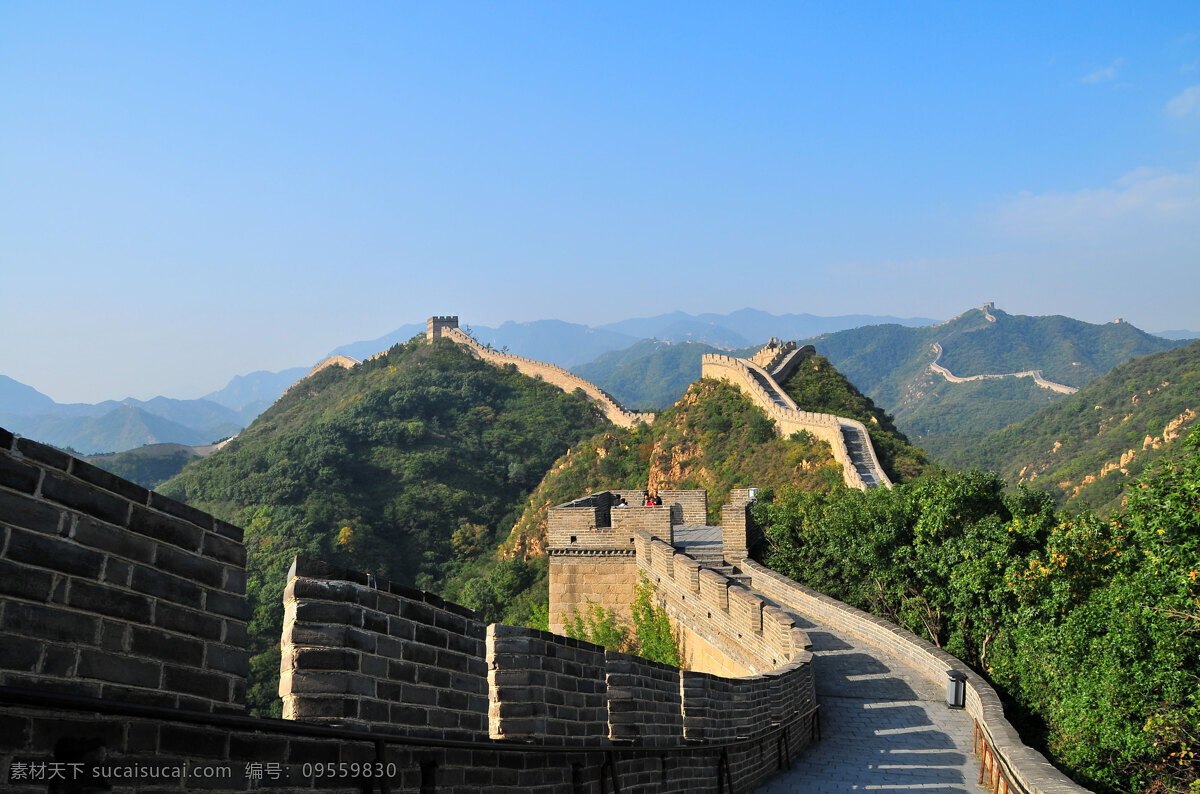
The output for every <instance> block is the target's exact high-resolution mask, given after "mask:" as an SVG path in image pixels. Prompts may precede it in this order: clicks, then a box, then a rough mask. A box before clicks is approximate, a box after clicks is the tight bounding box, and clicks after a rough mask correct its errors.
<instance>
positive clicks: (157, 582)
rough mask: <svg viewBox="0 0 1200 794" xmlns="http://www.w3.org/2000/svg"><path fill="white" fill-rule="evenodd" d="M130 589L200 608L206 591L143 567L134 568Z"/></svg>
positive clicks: (176, 577)
mask: <svg viewBox="0 0 1200 794" xmlns="http://www.w3.org/2000/svg"><path fill="white" fill-rule="evenodd" d="M130 587H132V588H133V589H134V590H137V591H138V592H139V593H145V594H146V595H150V596H154V597H155V598H163V599H166V600H167V601H171V602H172V603H175V604H182V605H184V606H189V607H196V608H199V607H200V606H201V605H202V603H203V598H204V590H203V589H202V588H201V587H200V586H199V585H197V584H196V583H194V582H192V581H190V580H187V579H181V578H180V577H178V576H171V575H170V574H168V573H163V572H161V571H156V570H154V569H153V568H146V567H143V566H141V565H137V566H134V569H133V577H132V578H131V579H130Z"/></svg>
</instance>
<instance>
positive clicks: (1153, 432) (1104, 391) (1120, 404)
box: [948, 342, 1200, 511]
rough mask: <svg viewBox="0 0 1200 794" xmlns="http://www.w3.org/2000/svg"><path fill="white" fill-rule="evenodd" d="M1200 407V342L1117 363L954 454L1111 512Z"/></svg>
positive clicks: (1063, 499)
mask: <svg viewBox="0 0 1200 794" xmlns="http://www.w3.org/2000/svg"><path fill="white" fill-rule="evenodd" d="M1198 411H1200V342H1193V343H1192V344H1190V345H1187V346H1186V347H1181V348H1176V349H1174V350H1168V351H1166V352H1164V353H1156V354H1154V355H1150V356H1142V357H1140V358H1135V359H1133V360H1131V361H1127V362H1125V363H1124V364H1121V365H1119V366H1117V367H1115V368H1114V369H1113V370H1112V371H1111V372H1109V373H1108V374H1106V375H1103V376H1101V377H1100V378H1097V379H1096V380H1095V381H1093V382H1092V383H1090V384H1089V385H1088V386H1086V387H1085V388H1083V389H1081V390H1080V391H1079V392H1078V393H1077V394H1074V395H1071V396H1070V397H1067V398H1065V399H1063V400H1061V401H1059V402H1057V403H1056V404H1054V405H1052V406H1048V407H1046V408H1043V409H1042V410H1040V411H1038V412H1037V413H1035V414H1034V415H1033V416H1030V417H1028V418H1027V419H1025V420H1024V421H1021V422H1019V423H1017V424H1015V425H1013V426H1011V427H1007V428H1005V429H1003V430H1000V431H999V432H996V433H993V434H991V435H989V436H987V437H986V438H984V439H982V440H981V441H978V442H977V443H975V444H973V445H972V446H971V447H969V448H965V449H963V450H961V451H959V452H957V453H955V454H953V455H951V456H949V458H948V461H949V462H950V463H952V464H953V465H955V466H958V467H960V468H968V467H972V466H974V467H978V468H981V469H992V470H995V471H998V472H999V473H1000V474H1001V475H1002V476H1003V477H1004V478H1005V479H1006V480H1008V481H1009V482H1010V483H1012V484H1016V483H1031V484H1033V485H1036V486H1037V487H1039V488H1042V489H1044V490H1046V491H1048V492H1049V493H1050V494H1052V495H1053V496H1054V497H1055V499H1056V500H1058V502H1059V503H1060V504H1065V505H1070V506H1082V505H1088V506H1091V507H1092V508H1094V509H1096V510H1097V511H1108V510H1110V509H1112V508H1115V507H1120V506H1121V505H1122V504H1123V501H1124V497H1125V495H1126V491H1125V486H1126V484H1127V483H1129V482H1131V481H1132V480H1133V479H1135V478H1137V477H1138V476H1140V475H1141V474H1142V473H1143V472H1145V471H1147V470H1149V469H1151V468H1152V467H1153V466H1154V464H1155V463H1157V462H1158V460H1159V459H1160V458H1162V457H1163V455H1164V454H1166V453H1167V452H1168V451H1169V450H1170V449H1171V448H1172V445H1173V444H1174V442H1175V441H1177V440H1178V439H1179V438H1182V437H1184V436H1186V435H1187V433H1188V430H1189V428H1191V427H1192V426H1193V425H1194V424H1195V422H1196V419H1197V412H1198Z"/></svg>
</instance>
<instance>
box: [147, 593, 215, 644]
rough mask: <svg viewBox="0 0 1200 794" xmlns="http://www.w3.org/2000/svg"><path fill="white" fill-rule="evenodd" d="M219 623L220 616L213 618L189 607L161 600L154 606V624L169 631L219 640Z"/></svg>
mask: <svg viewBox="0 0 1200 794" xmlns="http://www.w3.org/2000/svg"><path fill="white" fill-rule="evenodd" d="M221 624H222V621H221V619H220V618H214V617H212V616H211V615H205V614H204V613H202V612H196V611H193V610H191V609H183V608H181V607H177V606H174V605H172V604H167V603H164V602H162V601H160V602H158V604H156V605H155V607H154V625H156V626H158V627H159V628H162V629H168V630H169V631H177V632H179V633H180V634H185V635H187V636H189V637H200V638H203V639H206V640H219V639H221V633H222V625H221Z"/></svg>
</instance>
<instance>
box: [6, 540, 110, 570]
mask: <svg viewBox="0 0 1200 794" xmlns="http://www.w3.org/2000/svg"><path fill="white" fill-rule="evenodd" d="M6 556H7V557H8V558H9V559H12V560H15V561H16V562H23V563H26V564H28V565H36V566H38V567H41V568H53V569H54V570H56V571H60V572H62V573H69V574H74V575H76V576H85V577H88V578H92V579H98V578H99V577H100V568H101V566H102V565H103V563H104V555H103V554H100V553H98V552H95V551H92V550H91V549H86V548H84V547H82V546H76V545H75V544H74V543H70V542H68V541H66V540H64V539H61V538H58V537H54V536H51V535H44V534H39V533H36V532H25V531H23V530H20V529H13V530H12V531H11V533H10V535H9V539H8V550H7V552H6Z"/></svg>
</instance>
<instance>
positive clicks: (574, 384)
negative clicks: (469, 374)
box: [439, 326, 654, 427]
mask: <svg viewBox="0 0 1200 794" xmlns="http://www.w3.org/2000/svg"><path fill="white" fill-rule="evenodd" d="M439 334H440V336H443V337H446V338H448V339H452V340H453V341H455V342H457V343H458V344H461V345H466V346H467V349H469V350H470V351H471V352H472V353H474V354H475V355H476V356H477V357H478V358H480V359H482V360H484V361H486V362H488V363H489V364H492V365H494V366H497V367H503V366H507V365H509V364H512V365H513V366H515V367H516V368H517V371H519V372H520V373H521V374H522V375H528V376H529V377H531V378H541V379H542V380H544V381H546V382H547V383H551V384H553V385H555V386H557V387H558V388H560V389H562V390H563V391H565V392H567V393H568V394H569V393H571V392H573V391H575V390H576V389H580V390H581V391H583V393H584V394H586V395H587V396H588V398H589V399H591V400H592V401H594V402H595V403H596V404H597V405H598V406H600V410H601V411H603V412H604V415H605V416H606V417H608V419H609V421H611V422H612V423H613V424H615V425H620V426H621V427H632V426H633V425H635V424H637V423H638V422H646V423H647V424H649V423H650V422H653V421H654V414H652V413H638V412H636V411H630V410H627V409H626V408H624V407H623V406H622V405H621V404H620V403H618V402H617V401H616V400H615V399H613V397H612V396H611V395H609V394H608V393H607V392H605V391H604V390H603V389H601V388H600V387H599V386H597V385H595V384H594V383H592V382H590V381H586V380H584V379H583V378H581V377H579V376H578V375H576V374H574V373H573V372H570V371H568V370H565V369H563V368H562V367H560V366H557V365H555V364H547V363H546V362H544V361H534V360H533V359H531V358H525V357H524V356H514V355H512V354H511V353H501V352H500V351H498V350H489V349H488V348H486V347H484V346H483V345H481V344H479V343H478V342H476V341H475V340H474V339H472V338H471V337H470V336H468V335H467V334H466V333H465V332H463V331H462V330H461V329H459V328H458V327H457V326H455V327H441V326H439Z"/></svg>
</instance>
